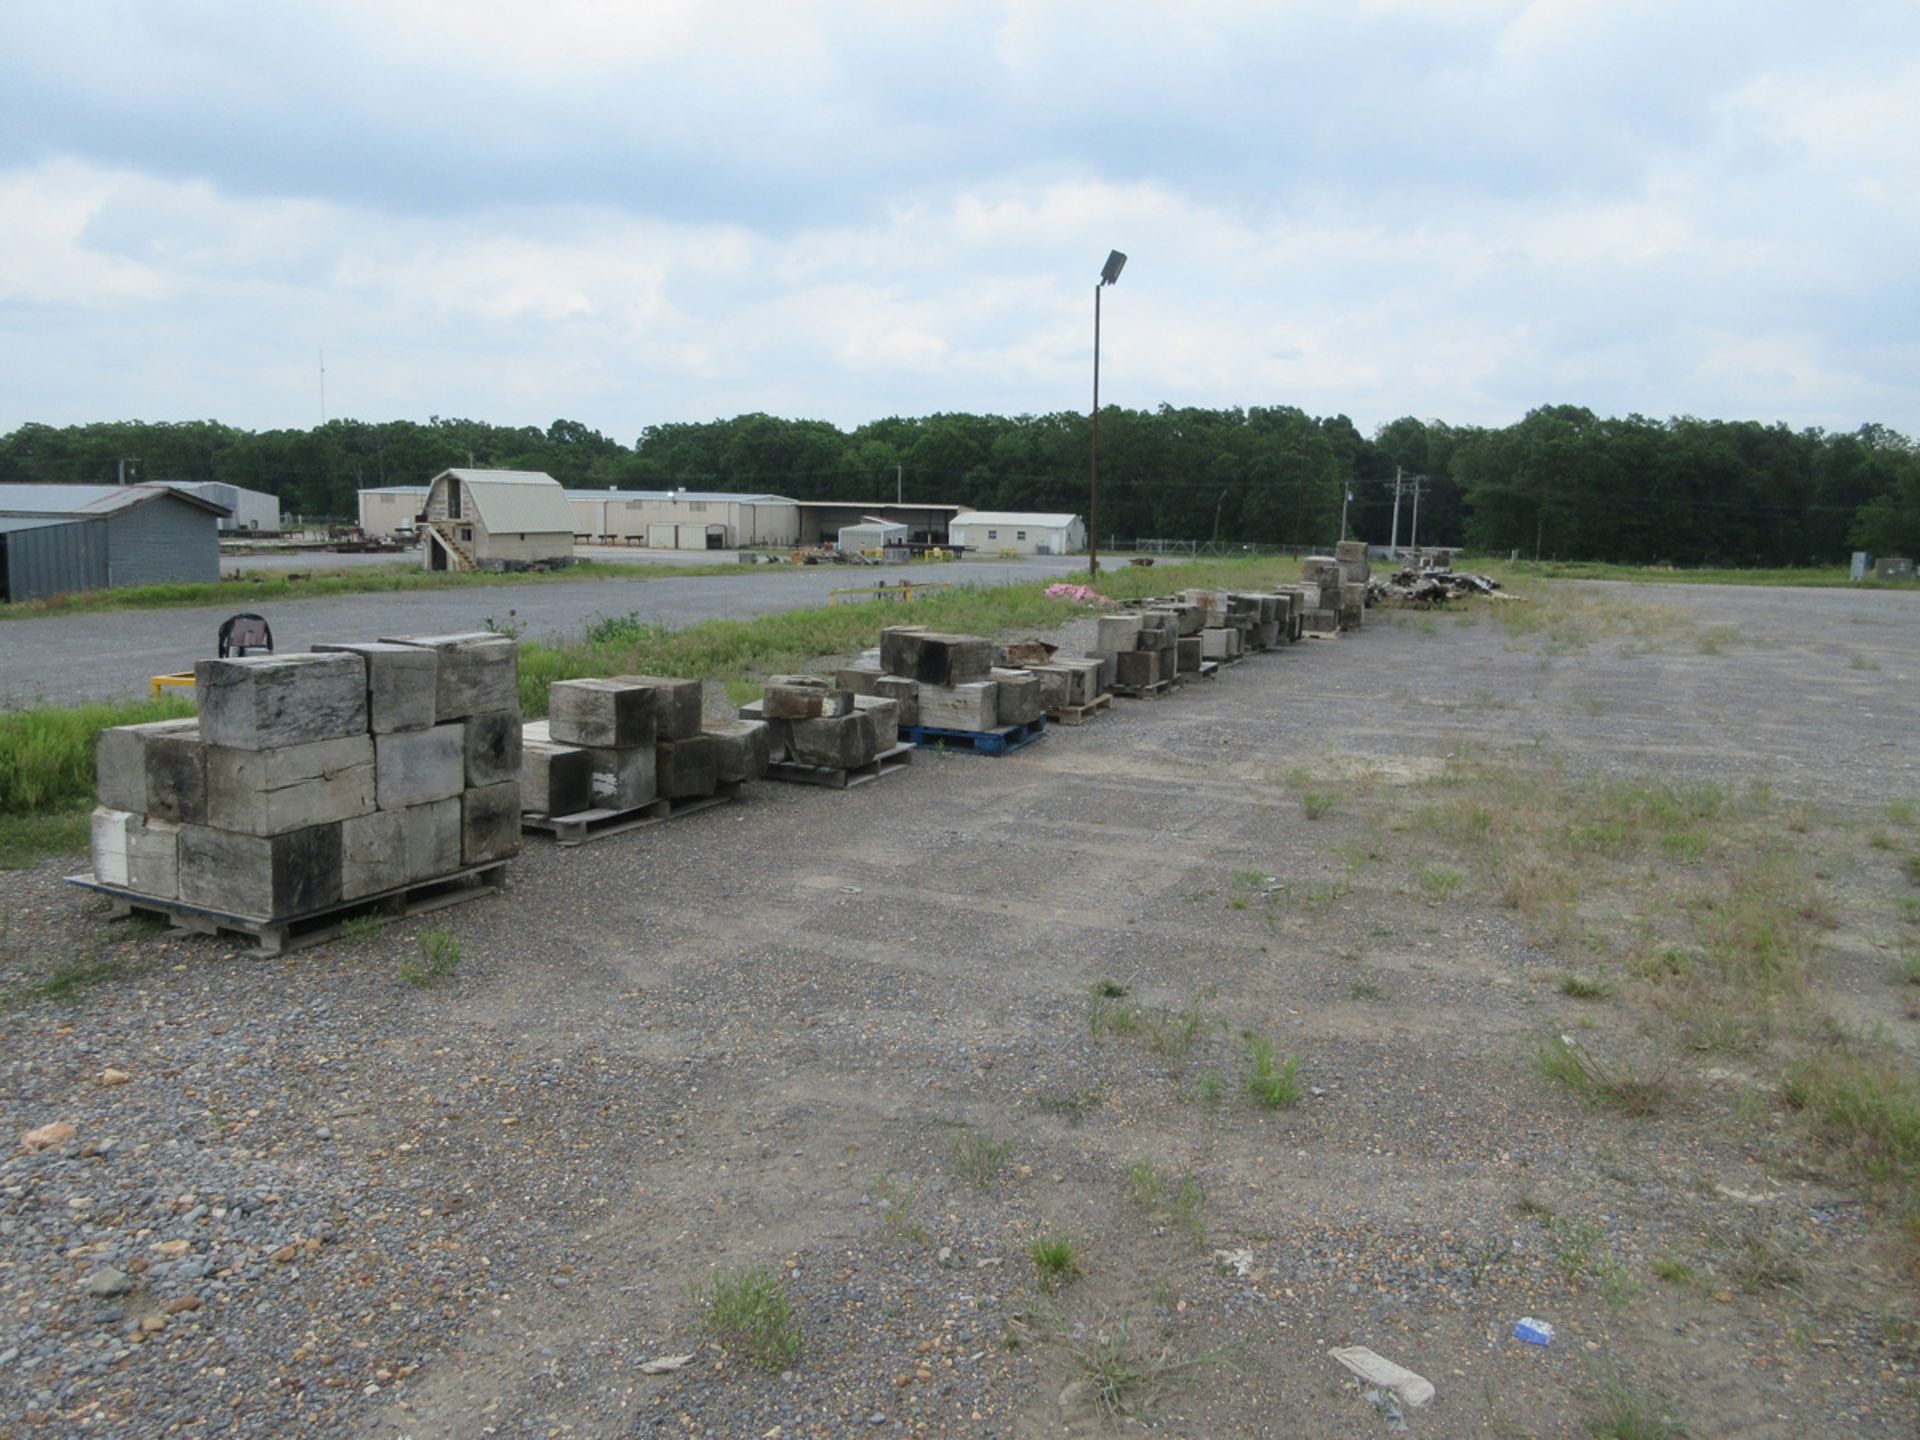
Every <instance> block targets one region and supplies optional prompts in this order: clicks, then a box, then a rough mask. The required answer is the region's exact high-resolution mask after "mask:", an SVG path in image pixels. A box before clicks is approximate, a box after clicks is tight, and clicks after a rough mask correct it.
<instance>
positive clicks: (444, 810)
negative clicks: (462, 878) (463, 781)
mask: <svg viewBox="0 0 1920 1440" xmlns="http://www.w3.org/2000/svg"><path fill="white" fill-rule="evenodd" d="M396 813H398V814H399V816H400V826H401V833H402V835H403V837H404V840H405V845H406V854H407V883H408V884H409V885H417V884H419V883H420V882H421V881H422V880H432V879H434V878H436V877H438V876H441V875H451V874H452V873H453V872H454V871H456V870H458V869H459V868H460V797H459V796H457V795H456V796H454V797H453V798H451V799H448V800H435V801H433V802H431V803H430V804H426V805H409V806H408V807H407V808H406V809H404V810H401V811H398V812H396Z"/></svg>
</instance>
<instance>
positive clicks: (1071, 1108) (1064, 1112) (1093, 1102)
mask: <svg viewBox="0 0 1920 1440" xmlns="http://www.w3.org/2000/svg"><path fill="white" fill-rule="evenodd" d="M1101 1098H1102V1097H1101V1095H1100V1092H1099V1091H1098V1090H1076V1091H1068V1092H1065V1093H1062V1094H1056V1095H1042V1096H1041V1097H1040V1098H1039V1100H1038V1101H1037V1102H1035V1103H1036V1104H1038V1106H1039V1107H1040V1111H1041V1113H1042V1114H1045V1115H1057V1116H1058V1117H1060V1118H1061V1119H1062V1120H1065V1121H1066V1122H1067V1124H1068V1125H1070V1126H1071V1127H1072V1128H1073V1129H1075V1130H1078V1129H1079V1128H1080V1127H1081V1125H1083V1124H1084V1123H1086V1118H1087V1116H1089V1115H1091V1114H1092V1113H1093V1112H1094V1111H1095V1110H1097V1109H1099V1108H1100V1103H1101Z"/></svg>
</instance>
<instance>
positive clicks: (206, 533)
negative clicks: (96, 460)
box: [0, 485, 227, 603]
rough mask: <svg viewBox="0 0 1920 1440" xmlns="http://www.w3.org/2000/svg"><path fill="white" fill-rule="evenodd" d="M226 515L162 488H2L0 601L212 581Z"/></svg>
mask: <svg viewBox="0 0 1920 1440" xmlns="http://www.w3.org/2000/svg"><path fill="white" fill-rule="evenodd" d="M226 513H227V510H226V507H225V506H224V505H218V504H215V503H214V502H213V501H211V500H207V499H205V498H203V497H202V496H200V495H197V494H194V493H193V492H191V491H186V490H175V489H172V488H170V487H168V486H165V485H0V600H5V601H7V602H9V603H11V602H13V601H16V600H34V599H39V598H40V597H42V596H47V595H61V594H66V593H69V592H72V591H78V590H105V589H108V588H111V587H116V586H122V585H161V584H167V583H170V582H181V581H188V582H193V581H215V580H218V579H219V578H220V532H219V529H218V523H219V520H220V518H221V517H222V516H224V515H226Z"/></svg>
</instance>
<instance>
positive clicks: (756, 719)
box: [740, 700, 793, 761]
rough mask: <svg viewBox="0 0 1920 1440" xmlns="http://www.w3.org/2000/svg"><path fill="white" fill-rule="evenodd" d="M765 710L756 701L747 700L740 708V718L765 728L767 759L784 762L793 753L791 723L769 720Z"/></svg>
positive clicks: (788, 721) (789, 721)
mask: <svg viewBox="0 0 1920 1440" xmlns="http://www.w3.org/2000/svg"><path fill="white" fill-rule="evenodd" d="M766 713H767V712H766V708H765V707H764V706H763V705H761V703H760V702H759V701H758V700H749V701H748V702H747V703H746V704H744V705H742V706H741V707H740V718H741V719H742V720H744V721H746V722H748V723H749V724H753V725H765V726H766V727H767V759H768V760H769V761H773V760H785V759H787V758H788V757H789V756H790V755H791V754H792V753H793V746H792V740H793V722H792V721H791V720H769V719H767V718H766Z"/></svg>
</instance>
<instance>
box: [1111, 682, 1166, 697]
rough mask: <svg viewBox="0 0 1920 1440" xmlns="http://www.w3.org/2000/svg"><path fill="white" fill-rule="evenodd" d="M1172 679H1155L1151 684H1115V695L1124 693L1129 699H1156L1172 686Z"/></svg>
mask: <svg viewBox="0 0 1920 1440" xmlns="http://www.w3.org/2000/svg"><path fill="white" fill-rule="evenodd" d="M1174 683H1175V682H1174V681H1172V680H1156V681H1155V682H1154V683H1153V684H1151V685H1116V686H1114V687H1113V692H1112V693H1114V694H1115V695H1124V696H1126V698H1127V699H1129V700H1158V699H1160V698H1161V697H1162V696H1164V695H1166V694H1167V693H1168V692H1170V691H1171V690H1172V689H1173V687H1174Z"/></svg>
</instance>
